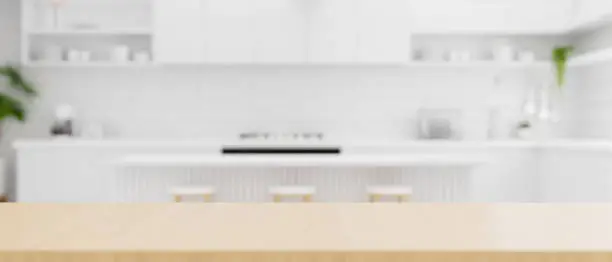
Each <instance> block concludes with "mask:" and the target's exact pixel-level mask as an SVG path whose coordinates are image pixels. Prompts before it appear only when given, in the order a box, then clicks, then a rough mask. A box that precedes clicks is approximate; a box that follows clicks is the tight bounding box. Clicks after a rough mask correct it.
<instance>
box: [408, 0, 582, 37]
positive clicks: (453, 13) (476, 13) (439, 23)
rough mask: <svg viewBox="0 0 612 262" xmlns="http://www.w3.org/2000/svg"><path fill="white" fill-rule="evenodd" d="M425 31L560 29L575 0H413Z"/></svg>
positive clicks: (415, 18)
mask: <svg viewBox="0 0 612 262" xmlns="http://www.w3.org/2000/svg"><path fill="white" fill-rule="evenodd" d="M412 1H413V4H412V6H413V9H414V16H413V22H414V26H415V31H417V32H421V33H432V32H433V33H440V32H441V33H453V32H457V33H464V32H465V33H470V32H473V33H493V34H504V33H558V32H561V31H563V30H564V29H567V28H568V26H569V21H570V14H571V7H572V3H573V0H412Z"/></svg>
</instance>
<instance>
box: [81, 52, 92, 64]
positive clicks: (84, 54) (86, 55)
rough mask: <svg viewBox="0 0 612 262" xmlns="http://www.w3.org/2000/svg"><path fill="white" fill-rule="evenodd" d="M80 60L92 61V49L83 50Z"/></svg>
mask: <svg viewBox="0 0 612 262" xmlns="http://www.w3.org/2000/svg"><path fill="white" fill-rule="evenodd" d="M80 60H81V62H89V61H91V52H90V51H81V54H80Z"/></svg>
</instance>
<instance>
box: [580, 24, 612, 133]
mask: <svg viewBox="0 0 612 262" xmlns="http://www.w3.org/2000/svg"><path fill="white" fill-rule="evenodd" d="M610 46H612V26H610V27H608V28H605V29H602V30H599V31H595V32H591V33H589V34H586V35H584V36H581V37H580V38H579V39H578V41H577V47H578V51H583V50H595V49H600V48H609V47H610ZM610 72H612V64H610V63H603V64H599V65H597V66H592V67H585V68H581V69H579V70H578V72H575V75H576V76H577V77H579V79H580V82H579V85H577V86H576V87H575V88H576V89H580V92H578V93H577V96H576V103H577V106H578V108H580V110H579V111H578V112H577V113H578V114H579V115H580V117H578V118H577V119H576V122H575V123H576V124H575V134H576V136H578V137H584V138H601V139H610V138H612V114H611V113H612V74H610Z"/></svg>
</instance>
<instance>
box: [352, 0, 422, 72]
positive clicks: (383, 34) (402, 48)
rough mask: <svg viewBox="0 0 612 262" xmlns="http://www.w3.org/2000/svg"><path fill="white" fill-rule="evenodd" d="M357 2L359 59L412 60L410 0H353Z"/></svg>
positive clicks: (376, 61) (383, 61)
mask: <svg viewBox="0 0 612 262" xmlns="http://www.w3.org/2000/svg"><path fill="white" fill-rule="evenodd" d="M355 1H356V2H357V3H358V8H357V10H358V14H359V29H358V31H359V39H358V50H359V53H358V61H360V62H366V63H368V62H373V63H406V62H408V61H409V60H411V57H412V55H411V54H412V48H411V35H412V32H411V27H410V14H411V10H410V2H409V1H408V0H375V1H374V0H355Z"/></svg>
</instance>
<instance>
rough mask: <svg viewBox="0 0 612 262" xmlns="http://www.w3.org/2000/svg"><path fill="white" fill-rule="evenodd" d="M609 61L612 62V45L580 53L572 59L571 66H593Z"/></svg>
mask: <svg viewBox="0 0 612 262" xmlns="http://www.w3.org/2000/svg"><path fill="white" fill-rule="evenodd" d="M607 62H612V47H611V48H605V49H600V50H596V51H591V52H588V53H585V54H582V55H578V56H576V57H574V58H573V59H572V60H571V62H570V66H593V65H597V64H601V63H607Z"/></svg>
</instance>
